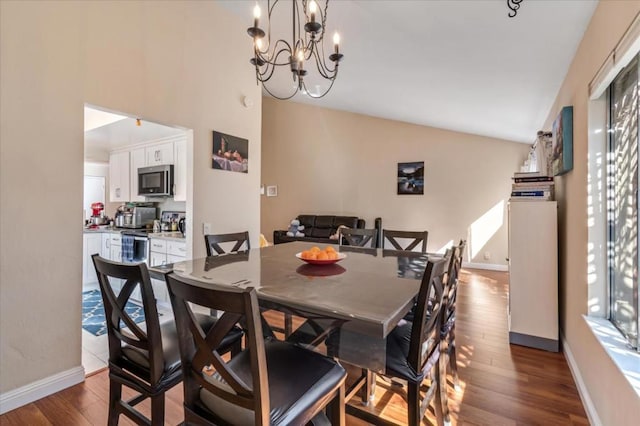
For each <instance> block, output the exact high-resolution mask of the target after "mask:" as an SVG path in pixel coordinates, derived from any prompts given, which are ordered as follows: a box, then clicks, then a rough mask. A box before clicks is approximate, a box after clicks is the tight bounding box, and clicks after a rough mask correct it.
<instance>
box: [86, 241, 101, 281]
mask: <svg viewBox="0 0 640 426" xmlns="http://www.w3.org/2000/svg"><path fill="white" fill-rule="evenodd" d="M82 242H83V259H82V283H83V284H89V283H95V282H98V277H97V276H96V270H95V268H94V266H93V260H91V255H93V254H95V253H100V249H101V248H102V234H101V233H95V234H84V238H83V241H82Z"/></svg>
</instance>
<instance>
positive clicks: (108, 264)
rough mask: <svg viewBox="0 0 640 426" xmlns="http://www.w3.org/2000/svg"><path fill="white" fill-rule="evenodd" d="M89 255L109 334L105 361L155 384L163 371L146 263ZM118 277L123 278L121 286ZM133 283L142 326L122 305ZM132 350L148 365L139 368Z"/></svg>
mask: <svg viewBox="0 0 640 426" xmlns="http://www.w3.org/2000/svg"><path fill="white" fill-rule="evenodd" d="M91 258H92V259H93V265H94V267H95V269H96V274H97V276H98V283H99V284H100V293H101V294H102V302H103V304H104V314H105V320H106V326H107V334H108V338H109V363H110V364H115V365H116V366H118V367H120V368H124V369H128V370H130V371H132V372H133V373H134V374H136V375H137V376H139V377H142V378H144V379H145V380H147V381H148V382H149V383H150V384H152V385H155V384H156V383H158V381H159V380H160V379H161V377H162V375H163V371H164V355H163V350H162V335H161V334H160V322H159V319H158V310H157V308H156V300H155V297H154V294H153V287H152V286H151V279H150V278H149V271H148V270H147V266H146V265H145V264H144V263H137V264H123V263H118V262H112V261H110V260H107V259H104V258H102V257H100V256H99V255H98V254H94V255H92V256H91ZM120 280H125V282H124V284H123V285H122V287H121V288H120V282H121V281H120ZM136 287H139V288H140V295H141V299H142V308H143V311H144V316H145V329H144V330H143V329H142V328H140V327H139V326H138V325H137V324H136V322H135V321H134V319H133V318H131V316H130V315H129V314H128V313H127V311H126V309H125V307H126V306H127V302H128V301H129V299H130V298H131V295H132V293H133V292H134V290H135V289H136ZM118 288H120V290H119V291H117V289H118ZM125 327H126V328H125ZM123 347H124V348H125V351H123ZM133 352H135V353H136V354H142V356H143V357H144V358H148V363H149V368H148V369H147V368H142V367H141V366H140V363H139V362H135V361H134V360H132V359H131V358H130V356H131V355H133Z"/></svg>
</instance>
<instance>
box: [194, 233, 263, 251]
mask: <svg viewBox="0 0 640 426" xmlns="http://www.w3.org/2000/svg"><path fill="white" fill-rule="evenodd" d="M204 243H205V245H206V248H207V256H216V255H219V254H225V253H226V252H227V251H225V250H224V248H223V247H222V246H220V244H222V243H235V244H234V246H233V247H232V248H231V250H228V251H229V252H237V251H240V249H242V250H249V249H250V248H251V245H250V244H249V232H248V231H244V232H235V233H232V234H209V235H205V236H204ZM243 245H244V248H243Z"/></svg>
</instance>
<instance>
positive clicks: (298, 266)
mask: <svg viewBox="0 0 640 426" xmlns="http://www.w3.org/2000/svg"><path fill="white" fill-rule="evenodd" d="M313 246H317V244H314V243H308V242H291V243H286V244H278V245H275V246H269V247H264V248H254V249H251V250H247V251H242V252H235V253H228V254H223V255H219V256H210V257H205V258H199V259H193V260H186V261H182V262H178V263H174V264H172V265H168V266H162V267H153V266H152V267H149V271H150V274H151V276H152V277H155V278H160V277H161V276H162V275H163V274H165V273H168V272H173V273H175V274H176V275H178V276H183V277H186V278H189V279H192V280H195V281H197V282H198V283H199V284H201V285H202V286H205V287H206V286H207V285H211V286H231V287H238V288H249V287H253V288H255V289H256V292H257V296H258V300H259V302H260V305H261V307H263V308H265V309H276V310H279V311H282V312H287V313H292V314H295V315H297V316H301V317H305V318H307V319H308V322H310V323H311V324H312V325H318V326H317V327H315V328H316V329H320V330H322V329H325V330H327V329H329V330H333V331H335V330H338V332H334V333H332V353H331V355H332V356H335V357H337V358H338V359H340V360H342V361H345V362H348V363H350V364H353V365H356V366H359V367H362V368H363V369H367V370H370V371H372V372H384V370H385V364H386V359H385V358H386V337H387V336H388V334H389V333H390V332H391V330H393V328H394V327H395V326H396V325H397V324H398V322H399V321H401V320H402V318H403V317H404V316H405V315H406V314H407V312H408V311H409V310H410V309H411V307H412V306H413V304H414V301H415V299H416V297H417V294H418V291H419V288H420V282H421V279H422V275H423V273H424V270H425V268H426V264H427V261H428V260H429V258H430V256H431V255H426V254H423V253H416V252H402V251H396V250H383V249H365V248H358V247H353V246H344V245H343V246H338V245H336V246H335V251H336V252H338V253H340V258H341V259H340V260H339V261H337V262H335V263H330V264H324V265H315V264H309V263H306V262H305V261H304V260H302V259H300V258H299V256H300V253H301V252H303V251H305V250H309V249H311V248H312V247H313ZM296 255H298V256H296ZM308 328H309V329H313V327H308ZM327 335H328V333H327V334H325V337H326V336H327Z"/></svg>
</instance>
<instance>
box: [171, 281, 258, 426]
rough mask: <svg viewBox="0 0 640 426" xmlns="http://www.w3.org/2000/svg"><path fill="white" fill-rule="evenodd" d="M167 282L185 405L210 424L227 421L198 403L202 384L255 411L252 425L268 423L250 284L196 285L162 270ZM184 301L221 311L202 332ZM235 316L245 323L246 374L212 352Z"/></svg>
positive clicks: (221, 397) (211, 390) (256, 313)
mask: <svg viewBox="0 0 640 426" xmlns="http://www.w3.org/2000/svg"><path fill="white" fill-rule="evenodd" d="M167 283H168V284H169V295H170V297H171V305H172V306H173V311H174V315H175V318H176V326H177V329H178V340H179V344H180V357H181V361H182V374H183V382H184V405H185V408H186V409H188V410H190V411H192V412H197V413H198V414H199V415H200V416H202V417H206V418H208V419H209V420H210V421H211V422H212V423H215V424H220V423H222V424H226V423H228V422H229V421H230V420H229V419H221V418H218V417H217V416H216V415H215V413H209V412H207V413H204V412H202V410H200V409H199V408H198V407H199V406H200V405H201V403H200V402H199V401H200V389H201V388H203V389H205V390H207V391H209V392H210V393H211V394H213V395H215V396H216V397H217V398H220V399H222V400H224V401H226V402H227V403H229V404H232V405H235V406H238V407H242V408H244V409H249V410H252V411H254V413H255V424H269V421H270V420H269V411H270V408H269V407H270V405H269V391H268V389H269V382H268V376H267V362H266V355H265V349H264V339H263V337H262V336H263V334H262V323H261V316H260V310H259V306H258V298H257V295H256V291H255V289H253V288H247V289H239V288H235V287H216V286H215V285H207V287H206V288H205V287H201V286H202V283H198V282H196V281H193V280H190V279H188V278H184V277H180V276H177V275H176V274H173V273H172V274H169V275H167ZM189 302H192V303H195V304H197V305H200V306H204V307H207V308H209V309H216V310H219V311H224V314H223V315H222V316H221V317H220V318H219V319H218V320H217V322H216V323H215V325H214V326H213V327H211V329H210V330H209V331H208V332H207V333H205V332H204V331H203V330H202V328H201V327H200V325H199V324H198V322H197V321H196V320H195V316H194V312H193V310H192V309H193V308H192V306H191V305H190V303H189ZM239 321H241V322H242V323H243V325H244V326H245V327H246V334H245V336H246V339H247V341H246V347H247V348H248V349H247V350H248V351H249V357H250V365H251V377H239V376H238V375H237V374H236V373H234V371H233V370H232V369H231V368H229V366H228V365H227V362H225V361H224V360H223V359H222V357H221V356H220V353H218V351H217V348H218V347H219V346H220V343H221V342H222V338H223V337H224V336H225V335H227V333H228V332H229V331H230V330H231V329H232V328H233V327H234V325H235V324H236V323H237V322H239ZM213 370H215V375H216V376H215V378H212V379H209V380H207V379H206V378H205V375H207V376H210V375H211V374H212V372H213ZM212 416H213V417H212Z"/></svg>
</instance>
